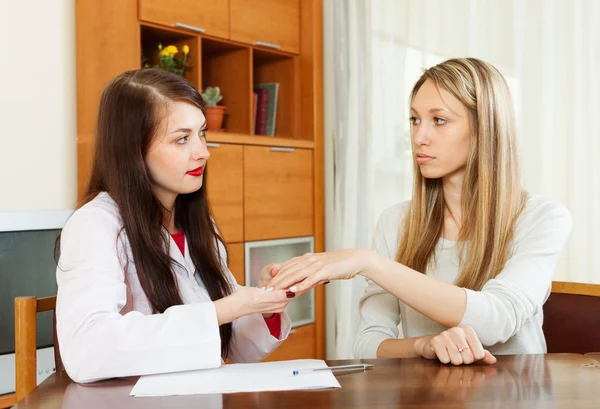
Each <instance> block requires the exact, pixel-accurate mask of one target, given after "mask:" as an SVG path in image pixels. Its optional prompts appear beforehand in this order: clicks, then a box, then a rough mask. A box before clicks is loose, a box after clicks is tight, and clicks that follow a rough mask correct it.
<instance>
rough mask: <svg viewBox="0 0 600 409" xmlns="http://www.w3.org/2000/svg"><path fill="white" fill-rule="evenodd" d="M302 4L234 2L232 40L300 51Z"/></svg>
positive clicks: (290, 1) (293, 0)
mask: <svg viewBox="0 0 600 409" xmlns="http://www.w3.org/2000/svg"><path fill="white" fill-rule="evenodd" d="M299 1H300V0H230V19H231V20H230V34H231V39H232V40H236V41H241V42H244V43H250V44H255V45H265V46H270V47H274V48H278V49H280V50H282V51H289V52H291V53H296V54H297V53H298V52H299V50H300V3H299Z"/></svg>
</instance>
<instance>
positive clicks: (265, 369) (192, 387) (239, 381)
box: [129, 359, 341, 396]
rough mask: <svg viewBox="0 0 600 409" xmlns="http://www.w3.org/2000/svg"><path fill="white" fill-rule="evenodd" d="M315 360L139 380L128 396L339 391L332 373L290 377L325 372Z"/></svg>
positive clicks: (229, 366) (180, 373)
mask: <svg viewBox="0 0 600 409" xmlns="http://www.w3.org/2000/svg"><path fill="white" fill-rule="evenodd" d="M326 367H327V364H326V363H325V362H324V361H321V360H318V359H298V360H293V361H278V362H262V363H256V364H230V365H223V366H221V367H220V368H217V369H205V370H199V371H189V372H177V373H168V374H159V375H146V376H142V377H140V379H139V380H138V382H137V383H136V384H135V386H134V387H133V389H132V390H131V393H130V394H129V395H130V396H171V395H195V394H208V393H234V392H264V391H290V390H298V389H325V388H340V387H341V386H340V384H339V382H338V381H337V379H335V376H333V374H332V373H331V371H317V372H309V373H302V374H300V375H296V376H294V375H293V371H294V370H300V369H311V368H315V369H316V368H326Z"/></svg>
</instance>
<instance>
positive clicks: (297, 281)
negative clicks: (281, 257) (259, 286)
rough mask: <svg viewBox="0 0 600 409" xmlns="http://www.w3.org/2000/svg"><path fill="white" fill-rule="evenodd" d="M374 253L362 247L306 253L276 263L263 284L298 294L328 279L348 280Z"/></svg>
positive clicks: (359, 270)
mask: <svg viewBox="0 0 600 409" xmlns="http://www.w3.org/2000/svg"><path fill="white" fill-rule="evenodd" d="M373 254H374V253H373V252H371V251H369V250H361V249H350V250H338V251H332V252H328V253H307V254H305V255H303V256H300V257H294V258H293V259H290V260H288V261H286V262H284V263H281V264H280V265H276V266H275V267H274V271H273V273H272V274H271V276H272V278H271V280H270V281H269V282H268V283H267V284H266V286H267V287H273V288H275V289H286V290H287V289H289V290H290V291H294V292H296V294H298V293H304V292H306V291H308V290H310V289H311V288H313V287H315V286H317V285H319V284H324V283H326V282H329V281H330V280H348V279H351V278H354V277H356V275H357V274H360V273H361V272H363V271H364V270H365V269H366V268H367V266H368V265H369V263H370V262H371V260H372V258H373V257H372V256H373Z"/></svg>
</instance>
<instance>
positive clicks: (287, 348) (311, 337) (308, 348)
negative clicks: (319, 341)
mask: <svg viewBox="0 0 600 409" xmlns="http://www.w3.org/2000/svg"><path fill="white" fill-rule="evenodd" d="M315 356H317V355H316V351H315V326H314V325H305V326H303V327H298V328H294V329H292V332H291V333H290V335H289V336H288V338H287V339H286V340H285V341H283V342H282V343H281V345H280V346H279V348H277V349H276V350H275V351H273V353H272V354H271V355H269V356H268V357H267V358H265V359H264V360H265V361H284V360H290V359H314V358H315Z"/></svg>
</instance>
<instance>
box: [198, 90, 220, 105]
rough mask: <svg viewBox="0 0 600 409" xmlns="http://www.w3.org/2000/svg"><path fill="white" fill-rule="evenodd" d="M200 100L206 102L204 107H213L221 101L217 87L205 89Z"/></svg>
mask: <svg viewBox="0 0 600 409" xmlns="http://www.w3.org/2000/svg"><path fill="white" fill-rule="evenodd" d="M202 98H203V99H204V102H206V105H208V106H215V105H217V104H218V103H219V101H221V100H222V99H223V96H222V95H221V89H220V88H219V87H206V89H205V90H204V92H203V93H202Z"/></svg>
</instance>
